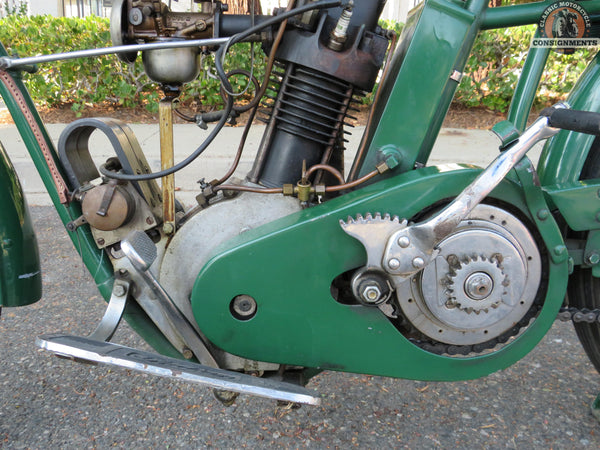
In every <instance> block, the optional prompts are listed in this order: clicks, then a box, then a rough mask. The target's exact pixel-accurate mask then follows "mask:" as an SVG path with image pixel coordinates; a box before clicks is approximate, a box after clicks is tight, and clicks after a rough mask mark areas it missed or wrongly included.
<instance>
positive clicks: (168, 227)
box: [163, 222, 175, 234]
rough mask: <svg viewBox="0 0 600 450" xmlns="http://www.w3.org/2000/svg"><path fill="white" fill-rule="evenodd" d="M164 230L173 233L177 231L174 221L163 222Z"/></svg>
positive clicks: (166, 232)
mask: <svg viewBox="0 0 600 450" xmlns="http://www.w3.org/2000/svg"><path fill="white" fill-rule="evenodd" d="M163 231H164V233H165V234H173V233H174V232H175V227H174V226H173V224H172V223H168V222H167V223H164V224H163Z"/></svg>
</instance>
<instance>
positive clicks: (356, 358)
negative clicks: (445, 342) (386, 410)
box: [0, 0, 600, 381]
mask: <svg viewBox="0 0 600 450" xmlns="http://www.w3.org/2000/svg"><path fill="white" fill-rule="evenodd" d="M487 3H488V2H487V0H468V1H466V2H462V1H458V0H426V1H425V2H424V3H422V4H421V5H419V6H418V7H417V8H416V9H415V10H413V11H412V12H411V14H410V16H409V18H408V21H407V24H406V26H405V28H404V30H403V34H402V36H401V38H400V45H399V46H398V49H397V51H396V54H395V55H394V57H393V59H392V62H391V66H390V68H389V71H388V75H387V77H386V79H385V80H383V82H382V85H381V87H380V89H381V94H380V95H381V99H380V101H379V102H378V107H377V109H376V110H375V111H374V112H373V120H372V126H371V127H369V129H368V130H367V131H366V134H365V136H364V137H363V139H364V140H365V142H366V148H367V152H366V154H365V157H364V158H363V159H362V160H360V161H356V162H355V166H354V167H353V170H355V171H356V172H357V173H358V175H359V176H363V175H365V174H367V173H368V172H369V170H371V168H372V167H373V166H374V165H375V164H376V163H377V155H378V152H379V151H381V150H382V149H387V150H390V151H393V152H394V154H396V155H399V157H398V159H399V164H398V166H397V167H396V168H394V169H393V170H390V171H388V172H387V173H386V174H384V175H381V176H380V177H379V178H377V179H376V180H377V181H376V182H372V183H370V184H368V185H367V186H365V187H362V188H360V189H357V190H355V191H352V192H350V193H347V194H344V195H341V196H339V197H337V198H334V199H332V200H328V201H326V202H324V203H322V204H319V205H316V206H314V207H311V208H308V209H305V210H302V211H300V212H298V213H294V214H292V215H290V216H286V217H284V218H282V219H278V220H276V221H273V222H270V223H268V224H266V225H263V226H260V227H258V228H255V229H253V230H251V231H248V232H246V233H243V234H241V235H240V236H238V237H236V238H234V239H231V240H229V241H227V242H225V243H223V244H222V245H221V246H219V248H218V249H217V250H215V252H214V253H213V256H212V258H211V259H210V261H209V262H208V263H207V264H206V265H205V267H204V268H203V269H202V271H201V272H200V273H199V274H198V277H197V280H196V283H195V285H194V289H193V293H192V298H191V302H192V307H193V310H194V315H195V317H196V320H197V323H198V325H199V328H200V329H201V330H202V332H203V333H204V334H205V335H206V337H207V338H208V339H209V340H210V341H211V342H212V343H213V344H214V345H216V346H218V347H220V348H221V349H223V350H225V351H227V352H229V353H232V354H235V355H239V356H242V357H244V358H249V359H254V360H258V361H266V362H273V363H278V364H286V365H291V366H301V367H305V368H306V369H305V370H306V371H307V373H314V371H315V370H338V371H346V372H355V373H364V374H373V375H383V376H390V377H398V378H410V379H419V380H446V381H451V380H464V379H472V378H476V377H481V376H485V375H487V374H489V373H492V372H494V371H497V370H500V369H503V368H506V367H508V366H510V365H511V364H513V363H515V362H516V361H518V360H519V359H521V358H522V357H523V356H525V355H526V354H527V353H528V352H529V351H530V350H532V349H533V348H534V347H535V346H536V345H537V344H538V343H539V341H540V340H541V339H542V337H543V336H544V335H545V334H546V333H547V331H548V330H549V328H550V327H551V325H552V323H553V322H554V320H555V318H556V316H557V313H558V311H559V308H560V307H561V305H562V304H563V301H564V298H565V292H566V289H567V282H568V279H569V273H570V270H572V265H573V264H584V258H582V257H577V256H576V255H574V254H570V253H569V251H568V249H567V247H566V244H565V239H564V236H563V234H562V232H561V228H560V227H559V225H558V219H559V218H560V220H564V221H565V222H566V223H567V224H568V225H569V227H570V228H571V229H573V230H575V231H592V230H595V229H598V228H600V223H599V222H598V211H599V210H600V208H598V207H590V204H597V203H598V202H599V200H598V192H599V189H600V183H599V182H597V181H595V180H588V181H585V182H584V181H580V173H581V171H582V167H583V165H584V162H585V160H586V158H587V155H588V152H589V150H590V148H591V146H592V143H593V139H594V138H593V137H592V136H588V135H584V134H581V133H575V132H567V131H563V132H560V133H559V134H558V135H557V136H556V137H554V138H552V139H551V140H550V141H549V142H548V143H547V145H546V146H545V148H544V150H543V154H542V157H541V159H540V162H539V164H538V166H537V173H538V174H539V179H538V178H537V177H535V176H534V175H533V172H534V171H533V170H532V167H531V165H530V164H529V162H528V160H524V161H522V162H521V163H520V164H519V165H518V166H517V167H515V169H514V171H512V172H511V174H510V175H509V176H507V177H506V178H505V179H504V180H503V181H502V183H501V184H500V185H499V186H498V187H497V188H496V189H494V191H493V192H492V193H491V194H490V196H489V197H488V199H487V200H486V203H497V204H502V205H511V208H512V210H515V211H518V213H519V215H520V217H522V218H523V220H524V221H526V222H527V223H528V224H529V225H530V226H531V227H532V228H533V229H534V231H535V234H536V235H537V236H538V240H539V247H540V252H541V253H542V255H543V258H544V259H545V268H544V270H545V271H546V277H545V279H546V280H547V285H546V286H542V289H543V294H544V298H543V301H542V305H543V306H542V308H541V310H540V312H539V314H538V315H537V317H536V318H535V320H534V321H533V322H532V323H531V324H530V325H529V326H527V327H526V328H524V329H523V330H522V332H521V333H520V334H519V335H518V336H516V337H515V338H514V339H512V340H511V341H510V342H509V343H507V344H506V345H505V346H503V347H502V348H501V349H499V350H495V351H491V352H487V353H482V354H479V355H477V356H469V357H460V358H457V357H451V356H448V355H439V354H435V353H432V352H428V351H426V350H424V349H422V348H419V347H418V346H416V345H415V344H414V343H413V342H411V341H410V340H409V339H407V338H406V337H404V336H403V335H402V334H401V333H400V332H399V331H398V329H397V328H396V327H395V326H394V324H393V323H391V322H390V320H389V319H388V318H387V317H385V316H384V315H383V314H382V313H381V312H380V311H379V310H378V309H377V308H372V307H367V306H363V305H346V304H341V303H338V302H336V301H334V299H333V298H332V295H331V292H330V288H331V283H332V280H333V279H334V278H335V277H336V276H338V275H340V274H342V273H344V272H347V271H349V270H352V269H356V268H359V267H361V266H363V265H364V264H365V261H366V255H365V250H364V248H363V247H362V245H361V244H360V243H359V242H358V241H356V240H355V239H353V238H351V237H350V236H349V235H348V234H346V233H344V231H343V230H342V229H341V227H340V224H339V221H340V220H345V219H346V218H347V217H348V216H356V215H357V214H366V213H376V212H381V213H389V214H392V215H396V216H399V217H401V218H407V219H411V218H414V217H417V216H419V214H421V212H422V211H424V210H428V209H429V208H431V207H432V206H436V205H440V204H443V203H444V202H448V201H450V200H451V199H452V198H454V197H455V196H457V195H459V194H460V193H461V192H462V191H463V189H464V188H465V187H466V186H467V185H468V184H469V183H470V182H471V181H473V179H474V178H475V177H476V176H477V175H478V174H479V173H480V172H481V169H479V168H476V167H474V166H457V165H453V166H440V167H435V166H433V167H427V166H426V164H427V161H428V158H429V155H430V152H431V149H432V146H433V143H434V142H435V140H436V138H437V135H438V132H439V130H440V128H441V125H442V121H443V119H444V117H445V115H446V113H447V111H448V108H449V107H450V103H451V101H452V98H453V95H454V92H455V90H456V87H457V85H458V83H459V81H460V77H459V76H457V75H460V73H462V71H463V70H464V66H465V64H466V61H467V58H468V56H469V53H470V51H471V48H472V46H473V43H474V40H475V38H476V36H477V34H478V33H479V32H480V31H482V30H486V29H495V28H505V27H510V26H520V25H526V24H533V23H537V22H538V21H539V19H540V17H541V15H542V13H543V11H544V10H545V8H547V7H548V5H549V4H550V3H549V2H540V3H531V4H526V5H516V6H506V7H498V8H490V9H488V7H487ZM585 8H586V10H587V11H588V12H589V14H590V16H591V17H592V19H593V18H595V17H600V15H599V14H600V1H596V0H594V1H588V2H585ZM548 53H549V50H548V49H543V48H532V49H530V52H529V55H528V57H527V60H526V62H525V66H524V68H523V71H522V75H521V77H520V80H519V83H518V86H517V89H516V92H515V96H514V99H513V102H512V105H511V109H510V111H509V115H508V120H507V121H506V122H504V123H503V124H501V125H499V126H498V127H497V129H498V130H499V131H501V132H504V131H507V130H508V132H507V133H504V134H507V135H511V134H512V135H513V136H514V135H515V133H516V134H518V133H519V132H522V131H523V129H524V127H525V123H526V120H527V116H528V114H529V111H530V109H531V106H532V104H533V100H534V97H535V92H536V89H537V86H538V84H539V81H540V77H541V74H542V71H543V68H544V65H545V62H546V58H547V56H548ZM0 56H7V53H6V50H5V49H4V48H3V47H2V48H0ZM11 75H12V76H13V77H14V79H15V82H16V84H17V85H18V88H19V90H20V91H21V93H22V95H23V96H24V98H25V99H26V102H27V104H28V106H29V109H30V110H31V112H32V114H33V118H34V120H35V122H36V123H37V125H38V126H39V127H40V128H41V129H42V130H44V128H43V124H42V122H41V119H40V117H39V115H38V114H37V113H36V111H35V107H34V105H33V102H32V101H31V99H30V97H29V95H28V93H27V90H26V88H25V87H24V85H23V83H22V80H21V79H20V76H19V72H17V71H14V72H11ZM0 94H1V95H2V97H3V98H4V101H5V103H6V106H7V108H8V109H9V111H10V112H11V114H12V117H13V119H14V121H15V124H16V126H17V127H18V129H19V131H20V133H21V135H22V137H23V140H24V142H25V144H26V146H27V148H28V151H29V153H30V155H31V157H32V159H33V161H34V162H35V165H36V167H37V169H38V171H39V172H40V175H41V177H42V179H43V181H44V183H45V186H46V188H47V190H48V192H49V193H50V196H51V198H52V201H53V203H54V205H55V208H56V210H57V211H58V213H59V216H60V218H61V220H62V221H63V223H64V224H67V223H68V222H71V221H72V220H74V218H76V217H78V216H79V215H80V214H81V210H80V208H79V206H78V205H77V204H76V203H70V204H68V205H65V204H61V201H60V199H59V193H58V192H57V189H56V186H55V184H54V182H53V179H52V174H51V173H50V170H49V169H48V164H47V161H46V159H45V158H44V155H43V153H42V149H41V146H40V140H39V136H35V134H34V133H33V132H32V129H31V125H30V122H28V120H27V118H26V117H24V114H23V112H22V109H21V108H19V105H18V104H17V101H16V100H15V99H14V97H13V96H12V95H11V93H10V92H9V91H8V90H7V89H6V88H5V86H4V85H2V84H0ZM568 102H569V104H570V106H571V107H572V108H573V109H578V110H587V111H596V112H600V60H599V59H598V57H596V58H595V59H594V60H593V61H592V62H591V64H590V65H589V67H588V68H587V70H586V71H585V73H584V74H583V75H582V77H581V79H580V80H579V82H578V83H577V85H576V86H575V88H574V89H573V92H572V93H571V95H570V97H569V99H568ZM29 120H31V119H29ZM42 139H43V140H44V141H45V142H46V144H47V145H48V146H49V147H50V149H51V150H52V152H53V154H54V155H55V158H54V162H55V164H56V166H57V167H58V169H59V171H61V170H64V169H63V168H62V166H61V161H60V160H59V159H58V157H56V152H55V151H54V147H53V144H52V142H51V140H50V139H49V137H48V135H47V134H46V133H45V131H44V132H43V136H42ZM507 142H508V139H507ZM507 142H505V143H507ZM0 162H2V164H0V170H1V175H2V179H3V180H6V179H7V180H10V181H9V182H8V184H6V183H4V184H2V186H1V187H0V189H1V190H2V195H1V196H0V198H2V199H3V200H2V203H1V204H0V207H1V210H2V215H1V217H0V229H1V230H2V233H3V234H2V236H1V238H2V243H3V244H2V250H3V253H2V259H1V260H0V269H1V270H0V276H1V277H0V288H1V289H0V293H1V296H0V304H1V305H2V306H17V305H19V304H27V303H30V302H32V301H35V300H36V299H37V297H39V292H31V293H21V294H18V295H16V294H10V293H9V292H10V291H15V292H20V291H19V289H21V288H20V287H19V286H18V282H19V281H18V276H17V277H15V276H5V274H6V273H8V272H11V270H12V271H14V269H11V268H12V267H13V266H20V265H22V264H23V263H22V261H20V260H19V256H17V255H16V253H15V252H11V251H10V249H8V248H7V247H6V246H5V243H6V242H9V241H13V242H16V241H18V242H22V243H23V244H21V245H22V246H23V247H24V250H23V251H24V252H30V253H31V254H35V253H36V252H37V250H36V247H35V243H34V240H33V238H32V237H31V235H30V233H29V226H30V225H29V219H28V218H27V211H26V206H24V204H23V202H22V196H21V194H19V192H20V191H19V189H18V188H17V187H16V185H17V184H18V183H17V182H16V175H15V174H14V171H13V170H12V168H11V167H10V163H9V162H8V161H7V157H6V155H5V152H2V159H1V160H0ZM17 194H18V195H17ZM8 199H13V200H11V201H9V200H8ZM7 202H8V203H7ZM550 211H553V212H554V213H553V214H551V213H550ZM15 223H21V224H22V227H15V225H14V224H15ZM561 226H562V225H561ZM68 233H69V235H70V237H71V239H72V241H73V244H74V245H75V247H76V248H77V250H78V252H79V253H80V255H81V258H82V260H83V261H84V263H85V265H86V266H87V268H88V269H89V270H90V273H92V274H93V275H94V281H95V282H96V284H97V286H98V289H99V290H100V292H101V294H102V295H103V296H104V298H105V299H106V300H107V301H108V300H109V298H110V296H111V290H112V286H113V283H114V269H113V267H112V266H111V264H110V262H109V258H106V257H103V252H104V250H100V249H98V248H97V246H96V244H95V242H94V238H93V236H92V234H91V232H90V231H89V229H88V228H87V227H85V226H84V227H81V228H80V232H79V236H78V237H77V235H76V234H75V233H74V232H71V231H68ZM24 236H26V237H24ZM593 244H594V243H593V242H592V243H591V244H590V245H589V246H588V247H587V248H586V251H590V252H594V251H598V252H600V248H596V247H594V245H593ZM598 244H599V245H600V242H599V243H598ZM21 254H24V253H21ZM249 255H251V258H252V259H251V261H252V263H251V264H248V258H249V257H250V256H249ZM27 259H28V261H29V262H30V265H31V267H26V268H23V269H19V270H17V272H18V273H19V274H20V273H30V274H38V273H39V268H38V266H37V264H36V259H35V258H34V257H31V258H27ZM182 262H184V261H182ZM594 273H595V274H596V272H594ZM597 275H600V273H598V274H597ZM36 276H37V275H36ZM240 294H246V295H250V296H252V297H254V298H256V299H259V303H260V314H258V315H256V317H254V318H253V319H252V320H247V321H242V320H238V319H236V318H235V317H234V316H233V315H232V314H231V313H230V301H231V299H232V298H234V297H235V296H238V295H240ZM125 318H126V320H127V321H128V322H129V323H130V324H131V325H132V326H133V328H134V330H135V331H136V332H137V333H139V334H140V335H141V336H142V338H143V339H145V340H146V341H147V342H148V343H149V344H150V345H151V346H153V347H154V349H155V350H157V351H158V352H159V353H162V354H164V355H167V356H173V357H177V358H181V354H180V353H179V352H178V351H177V350H175V348H174V347H173V346H172V345H171V344H170V343H169V342H168V341H167V339H166V338H165V337H164V336H163V335H162V334H161V333H160V331H159V330H158V329H157V328H156V327H155V325H154V324H153V323H152V322H151V321H150V320H149V318H148V317H147V316H146V315H145V314H144V313H143V311H141V309H140V308H139V307H137V306H135V305H133V304H129V305H128V307H127V310H126V314H125Z"/></svg>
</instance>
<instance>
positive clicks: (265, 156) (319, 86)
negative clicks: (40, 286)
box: [88, 0, 389, 370]
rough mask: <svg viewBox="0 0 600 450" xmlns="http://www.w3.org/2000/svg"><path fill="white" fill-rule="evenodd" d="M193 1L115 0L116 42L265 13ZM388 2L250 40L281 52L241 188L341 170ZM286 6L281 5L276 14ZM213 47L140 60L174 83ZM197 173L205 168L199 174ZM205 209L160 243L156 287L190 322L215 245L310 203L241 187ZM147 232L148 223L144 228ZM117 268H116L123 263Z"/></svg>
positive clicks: (176, 35)
mask: <svg viewBox="0 0 600 450" xmlns="http://www.w3.org/2000/svg"><path fill="white" fill-rule="evenodd" d="M195 3H196V4H197V5H196V10H197V11H196V12H191V13H178V12H172V11H170V10H169V8H168V6H167V5H165V4H164V3H161V2H160V1H155V0H116V1H114V2H113V10H112V16H111V37H112V40H113V43H114V44H115V45H126V44H133V43H142V42H146V43H151V42H162V41H172V40H193V39H206V38H213V37H214V38H219V37H228V36H231V35H233V34H235V33H239V32H241V31H244V30H245V29H247V28H249V27H250V26H251V25H252V24H260V23H261V21H264V20H266V19H268V18H269V17H266V16H256V17H250V16H248V15H230V14H224V12H225V11H226V9H227V7H226V5H224V4H222V3H220V2H215V1H196V0H195ZM310 3H312V0H297V1H296V2H295V6H296V7H299V6H303V5H307V4H310ZM384 5H385V0H378V1H376V2H374V1H372V0H354V2H351V3H350V4H349V5H347V6H345V7H337V8H332V9H326V10H320V11H317V10H312V11H309V12H307V13H304V14H302V15H299V16H295V17H293V18H291V19H289V20H288V24H287V28H286V31H285V33H284V34H283V37H282V39H281V41H280V42H279V43H277V44H275V43H274V39H273V34H274V31H276V30H277V29H278V25H276V26H275V28H273V29H271V28H266V29H264V30H263V31H262V32H261V33H257V34H255V35H253V36H252V37H251V38H250V40H252V41H260V42H261V43H262V45H263V48H264V50H265V52H266V53H267V54H269V53H270V52H271V50H272V47H273V46H276V53H275V65H274V68H273V70H272V72H271V76H270V79H269V88H268V91H267V95H266V96H265V98H263V101H264V103H263V108H262V110H260V116H261V117H260V119H261V120H262V121H263V122H265V123H266V128H265V131H264V134H263V137H262V140H261V142H260V145H259V148H258V152H257V156H256V158H255V161H254V164H253V168H252V170H251V171H250V173H249V174H248V176H247V178H246V180H245V181H243V182H240V184H244V185H249V186H256V187H266V188H281V187H282V186H284V185H287V184H293V185H295V184H296V183H297V182H299V181H300V180H301V179H302V178H303V173H304V170H306V168H311V167H313V166H316V165H320V164H327V165H329V166H332V167H333V168H334V169H336V170H337V171H339V172H340V173H342V174H343V173H344V163H343V161H344V158H343V152H344V141H345V140H344V134H345V133H346V131H345V130H344V126H345V125H346V119H347V118H348V117H349V114H351V111H352V110H353V109H355V108H354V106H353V104H355V103H357V102H360V97H362V96H364V95H365V94H366V93H368V92H370V91H371V90H372V89H373V87H374V85H375V82H376V80H377V77H378V74H379V71H380V68H381V66H382V65H383V61H384V57H385V54H386V51H387V48H388V44H389V39H388V36H387V34H386V31H385V30H382V29H381V28H380V27H379V26H378V19H379V16H380V14H381V11H382V9H383V7H384ZM283 12H284V10H283V9H279V10H276V11H274V15H275V16H277V15H278V14H281V13H283ZM212 50H214V49H212V48H202V49H198V48H197V47H189V48H182V49H168V50H163V49H161V50H149V51H144V52H142V59H143V62H144V67H145V70H146V73H147V75H148V76H149V77H150V78H151V79H153V80H154V81H156V82H158V83H159V84H160V85H161V86H163V88H164V87H168V88H178V87H179V86H180V85H182V84H185V83H187V82H189V81H191V80H193V79H195V78H196V77H197V75H198V72H199V68H200V66H199V56H200V51H203V52H210V51H212ZM136 57H137V53H136V52H130V53H124V54H123V53H122V54H121V55H120V58H121V59H122V60H123V61H126V62H129V63H131V62H133V61H134V60H135V59H136ZM125 159H126V158H125ZM123 162H124V161H121V163H122V164H121V165H123ZM125 163H126V161H125ZM138 173H139V172H138ZM201 176H202V174H199V178H200V177H201ZM330 177H331V175H330V174H329V173H328V172H324V171H317V174H316V177H315V179H314V180H312V181H311V182H313V183H314V184H315V185H316V184H317V183H321V184H327V183H329V182H330V180H335V178H330ZM338 182H339V181H338V180H336V181H335V183H338ZM120 190H122V189H120ZM111 192H112V191H111ZM119 192H120V191H119ZM107 195H108V194H105V193H104V191H102V192H100V191H98V195H96V197H99V200H97V201H99V202H100V203H102V199H104V198H105V197H106V196H107ZM111 195H112V194H111ZM88 198H89V199H90V200H91V199H92V198H93V197H92V196H89V197H88ZM322 199H324V196H323V197H322ZM201 206H202V207H201V208H196V210H195V211H194V213H191V214H187V215H185V218H184V220H183V221H181V222H180V223H178V227H177V231H176V233H175V234H174V235H173V236H171V237H170V238H169V239H166V238H163V241H164V243H165V244H166V245H164V246H163V245H159V247H161V248H160V250H159V251H160V253H161V256H160V257H159V260H160V263H159V264H160V268H159V270H158V272H159V279H160V283H161V284H162V285H163V287H164V288H165V289H166V291H167V292H169V294H170V296H171V297H172V298H173V301H174V302H175V303H176V305H177V306H178V308H179V309H180V310H181V312H182V313H183V314H184V315H185V316H186V317H187V318H188V319H189V321H190V323H192V324H194V325H195V323H196V322H195V319H194V316H193V311H192V308H191V304H190V296H191V291H192V288H193V285H194V282H195V280H196V277H197V276H198V273H199V272H200V271H201V270H202V268H203V267H204V265H205V264H206V263H207V262H208V260H209V258H210V256H211V253H212V251H213V250H214V249H215V248H217V247H218V246H219V245H220V244H221V243H223V242H225V241H227V240H229V239H231V238H233V237H235V236H236V235H238V234H240V233H243V232H245V231H247V230H249V229H251V228H254V227H257V226H260V225H263V224H266V223H268V222H271V221H273V220H276V219H278V218H280V217H283V216H286V215H288V214H291V213H293V212H296V211H298V210H300V209H301V208H302V207H306V206H307V202H303V203H300V202H298V200H297V199H294V198H291V197H283V196H274V195H264V194H257V193H242V194H240V195H237V196H235V197H231V196H225V195H223V196H221V197H217V198H212V199H211V200H210V202H208V201H207V202H206V203H204V204H202V205H201ZM90 209H91V210H93V211H94V213H95V212H96V210H97V209H98V206H97V205H96V204H94V205H93V207H91V208H90ZM130 209H131V210H132V211H133V209H132V208H130ZM132 214H133V213H132ZM137 215H139V214H137ZM94 218H95V217H94ZM153 218H154V219H155V221H153V222H152V223H151V226H155V225H157V224H159V223H160V220H161V218H160V216H159V214H155V215H154V216H153ZM123 220H124V221H125V219H123ZM132 222H135V220H133V219H132V220H130V219H129V218H127V223H132ZM147 223H150V222H147ZM147 228H148V225H145V227H144V229H147ZM111 233H112V235H113V236H116V237H118V238H122V237H123V235H122V233H119V229H116V230H111ZM167 242H168V243H167ZM190 255H194V256H193V257H190ZM182 261H185V264H182ZM249 264H251V261H250V260H249ZM116 265H117V267H118V266H119V263H117V264H116ZM198 331H200V330H198ZM219 358H220V360H221V363H222V365H223V366H224V367H227V368H230V369H236V370H242V369H245V370H248V369H249V364H250V363H249V362H248V361H246V360H243V359H241V358H237V357H234V356H233V355H228V354H224V353H223V354H221V355H220V357H219ZM250 366H251V368H252V369H253V370H257V369H260V370H275V369H277V367H276V366H274V365H272V364H270V365H269V364H265V363H260V364H259V365H258V366H257V365H256V364H254V363H252V364H250Z"/></svg>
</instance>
